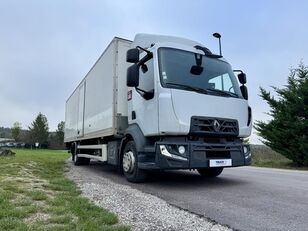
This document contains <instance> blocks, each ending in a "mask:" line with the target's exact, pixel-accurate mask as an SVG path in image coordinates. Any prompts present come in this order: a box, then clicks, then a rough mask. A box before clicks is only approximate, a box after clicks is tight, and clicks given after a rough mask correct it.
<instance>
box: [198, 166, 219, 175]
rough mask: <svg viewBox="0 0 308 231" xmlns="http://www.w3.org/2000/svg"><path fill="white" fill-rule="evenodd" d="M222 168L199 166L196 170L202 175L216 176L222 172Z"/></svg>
mask: <svg viewBox="0 0 308 231" xmlns="http://www.w3.org/2000/svg"><path fill="white" fill-rule="evenodd" d="M223 169H224V168H199V169H197V171H198V172H199V174H200V175H201V176H203V177H216V176H219V175H220V174H221V173H222V170H223Z"/></svg>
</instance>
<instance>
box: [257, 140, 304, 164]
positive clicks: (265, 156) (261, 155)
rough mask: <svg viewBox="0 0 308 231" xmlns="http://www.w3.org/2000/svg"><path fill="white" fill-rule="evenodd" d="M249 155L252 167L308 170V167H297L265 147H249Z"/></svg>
mask: <svg viewBox="0 0 308 231" xmlns="http://www.w3.org/2000/svg"><path fill="white" fill-rule="evenodd" d="M251 154H252V165H253V166H257V167H269V168H283V169H295V170H308V167H297V166H296V165H295V164H294V163H293V162H292V161H291V160H289V159H287V158H286V157H284V156H283V155H281V154H279V153H277V152H275V151H273V150H272V149H270V148H269V147H267V146H265V145H251Z"/></svg>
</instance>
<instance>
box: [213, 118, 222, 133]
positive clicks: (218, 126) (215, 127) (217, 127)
mask: <svg viewBox="0 0 308 231" xmlns="http://www.w3.org/2000/svg"><path fill="white" fill-rule="evenodd" d="M220 126H221V125H220V123H219V122H218V121H217V120H214V122H213V127H214V130H215V132H218V131H219V130H220Z"/></svg>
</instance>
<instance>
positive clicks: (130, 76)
mask: <svg viewBox="0 0 308 231" xmlns="http://www.w3.org/2000/svg"><path fill="white" fill-rule="evenodd" d="M126 86H128V87H138V86H139V66H138V65H137V64H136V63H135V64H134V65H132V66H130V67H129V68H127V75H126Z"/></svg>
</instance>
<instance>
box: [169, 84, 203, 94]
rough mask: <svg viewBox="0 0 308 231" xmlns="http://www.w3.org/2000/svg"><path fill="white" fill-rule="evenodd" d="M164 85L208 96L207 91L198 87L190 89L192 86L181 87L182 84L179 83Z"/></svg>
mask: <svg viewBox="0 0 308 231" xmlns="http://www.w3.org/2000/svg"><path fill="white" fill-rule="evenodd" d="M166 85H169V86H170V85H171V86H176V87H180V88H182V89H184V90H190V91H195V92H198V93H202V94H208V93H207V90H205V89H203V88H199V87H192V86H188V85H183V84H179V83H166Z"/></svg>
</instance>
